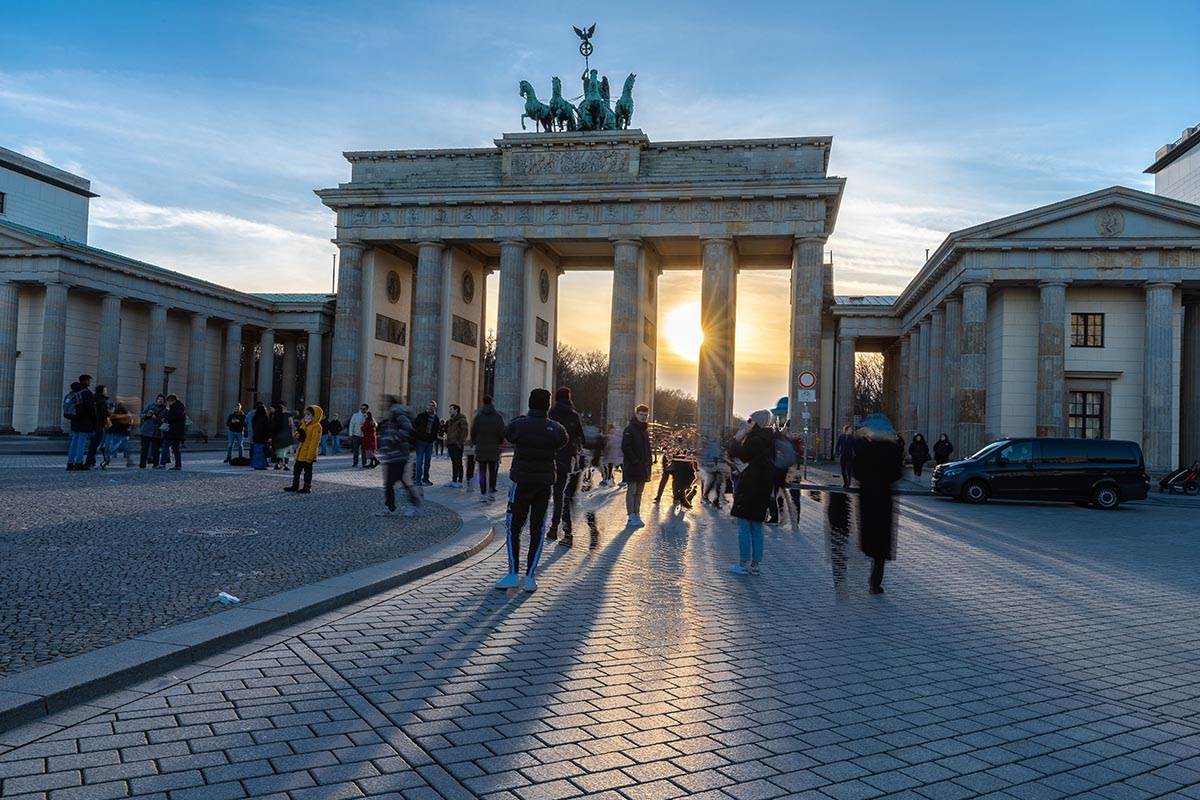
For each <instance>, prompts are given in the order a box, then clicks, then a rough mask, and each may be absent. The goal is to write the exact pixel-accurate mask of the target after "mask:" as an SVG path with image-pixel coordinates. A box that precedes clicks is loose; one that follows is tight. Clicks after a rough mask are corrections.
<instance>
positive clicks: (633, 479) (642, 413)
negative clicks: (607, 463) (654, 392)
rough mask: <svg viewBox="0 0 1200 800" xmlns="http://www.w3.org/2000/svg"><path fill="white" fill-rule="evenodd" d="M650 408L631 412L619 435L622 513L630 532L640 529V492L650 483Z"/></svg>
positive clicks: (645, 407)
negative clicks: (622, 479)
mask: <svg viewBox="0 0 1200 800" xmlns="http://www.w3.org/2000/svg"><path fill="white" fill-rule="evenodd" d="M649 425H650V407H649V406H646V405H639V406H638V407H637V408H636V409H634V412H633V417H632V418H631V419H630V420H629V424H628V425H626V426H625V431H624V432H623V433H622V434H621V462H622V463H621V475H622V477H624V479H625V486H626V488H625V512H626V513H627V514H628V515H629V520H628V522H627V523H626V525H627V527H630V528H641V527H644V526H645V524H646V523H644V522H642V515H641V510H642V490H644V489H645V488H646V481H648V480H650V466H651V464H652V463H653V456H652V455H651V454H650V430H649Z"/></svg>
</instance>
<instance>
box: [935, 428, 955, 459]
mask: <svg viewBox="0 0 1200 800" xmlns="http://www.w3.org/2000/svg"><path fill="white" fill-rule="evenodd" d="M953 452H954V445H953V444H952V443H951V442H950V437H949V436H947V435H946V434H944V433H943V434H942V435H941V436H939V437H938V440H937V441H936V442H934V443H933V460H934V461H935V462H937V463H938V464H945V463H946V462H947V461H949V460H950V454H951V453H953Z"/></svg>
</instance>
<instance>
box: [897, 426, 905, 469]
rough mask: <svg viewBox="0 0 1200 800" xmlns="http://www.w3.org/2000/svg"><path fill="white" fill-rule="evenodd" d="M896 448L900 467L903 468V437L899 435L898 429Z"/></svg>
mask: <svg viewBox="0 0 1200 800" xmlns="http://www.w3.org/2000/svg"><path fill="white" fill-rule="evenodd" d="M896 448H897V449H898V450H899V452H900V468H901V469H904V453H905V452H906V451H905V449H904V437H903V436H901V435H900V431H896Z"/></svg>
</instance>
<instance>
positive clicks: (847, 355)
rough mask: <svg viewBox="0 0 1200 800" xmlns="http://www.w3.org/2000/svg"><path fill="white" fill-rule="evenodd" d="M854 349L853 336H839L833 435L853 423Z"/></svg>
mask: <svg viewBox="0 0 1200 800" xmlns="http://www.w3.org/2000/svg"><path fill="white" fill-rule="evenodd" d="M854 348H855V339H854V337H853V336H839V337H838V340H837V418H836V419H835V420H834V421H833V427H834V429H835V433H836V432H837V431H840V430H841V429H842V426H843V425H850V424H852V423H853V422H854Z"/></svg>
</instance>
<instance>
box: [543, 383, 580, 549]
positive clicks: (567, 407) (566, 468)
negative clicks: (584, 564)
mask: <svg viewBox="0 0 1200 800" xmlns="http://www.w3.org/2000/svg"><path fill="white" fill-rule="evenodd" d="M549 416H550V419H552V420H554V421H555V422H557V423H558V424H559V425H562V426H563V429H564V430H566V432H567V446H566V447H563V448H561V449H560V450H559V451H558V454H557V456H556V459H555V465H554V473H555V478H554V512H553V514H551V516H550V534H549V535H548V536H547V538H548V539H549V540H550V541H552V542H553V541H558V543H559V544H561V545H563V546H564V547H570V546H571V544H572V538H571V505H572V503H573V502H574V500H575V493H576V492H577V491H578V489H579V472H580V470H579V454H580V453H581V452H582V451H583V420H582V419H580V418H579V412H578V411H576V410H575V404H574V403H573V402H571V390H570V389H569V388H567V387H566V386H562V387H560V388H559V389H558V391H556V392H555V393H554V407H553V408H551V409H550V414H549ZM559 525H561V526H562V538H561V539H559V538H558V528H559Z"/></svg>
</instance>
